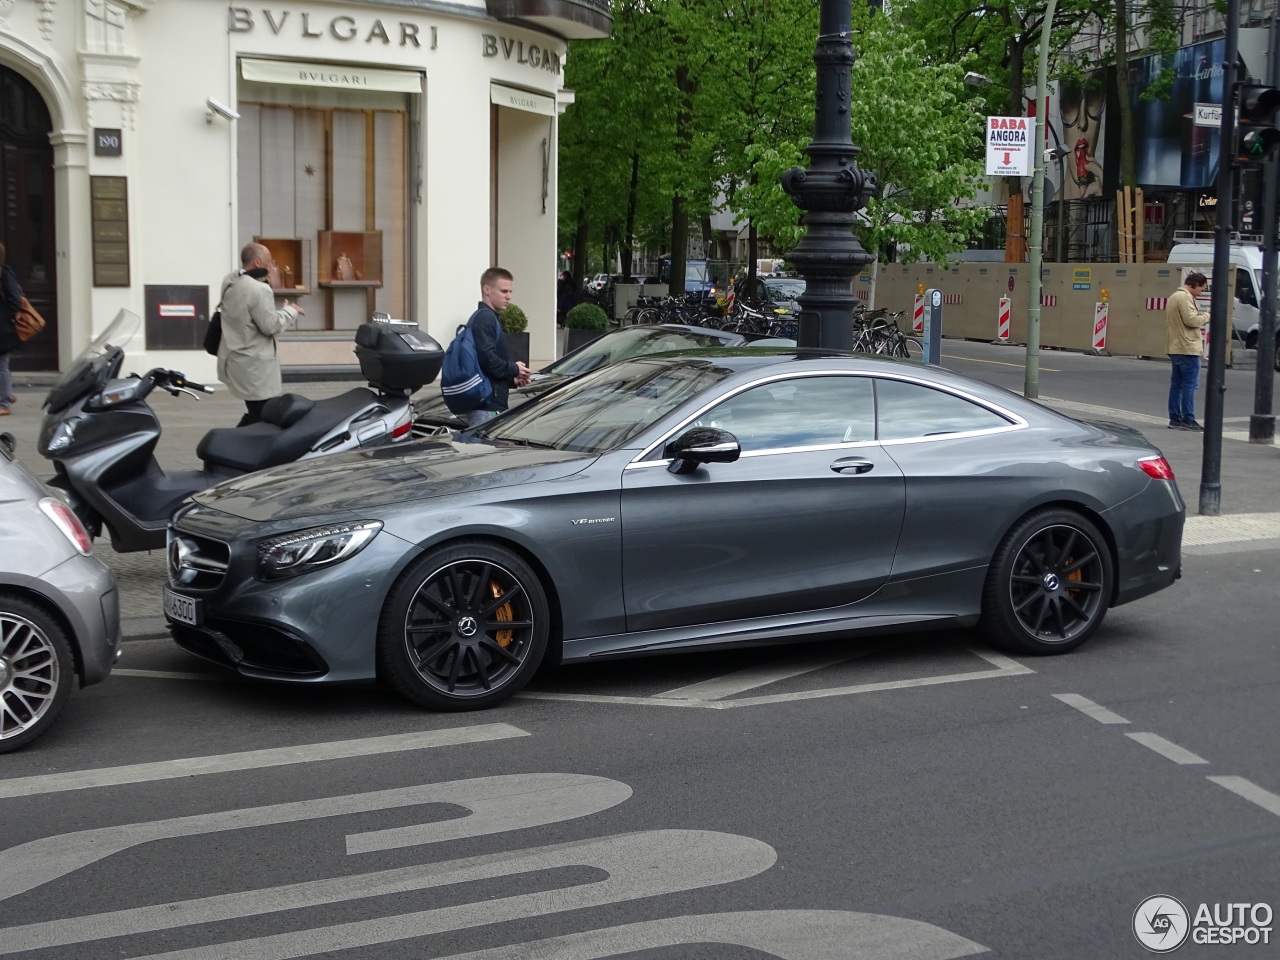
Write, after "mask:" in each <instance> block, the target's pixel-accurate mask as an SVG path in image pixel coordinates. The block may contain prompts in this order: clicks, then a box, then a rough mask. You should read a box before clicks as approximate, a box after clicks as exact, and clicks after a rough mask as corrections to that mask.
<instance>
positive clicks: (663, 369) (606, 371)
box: [476, 357, 731, 453]
mask: <svg viewBox="0 0 1280 960" xmlns="http://www.w3.org/2000/svg"><path fill="white" fill-rule="evenodd" d="M730 372H731V371H730V370H728V369H727V368H725V367H722V366H717V365H716V364H715V363H714V362H712V361H710V360H694V359H681V360H670V359H661V360H659V359H656V358H649V357H645V358H640V359H636V360H625V361H623V362H622V363H617V364H614V365H613V366H610V367H605V368H603V369H601V370H597V371H596V372H594V373H588V374H586V375H585V376H583V377H580V378H579V379H577V380H574V381H572V382H570V383H567V384H565V385H564V386H563V387H560V388H559V389H557V390H553V391H552V392H551V393H548V394H546V395H545V396H542V397H540V398H539V399H537V400H535V401H534V402H532V403H529V404H526V405H525V406H523V407H519V408H517V409H515V410H513V411H511V412H510V413H508V414H506V415H504V416H503V417H502V419H501V420H500V421H497V422H496V423H495V424H494V426H493V427H491V428H488V429H486V428H484V427H481V428H480V429H479V430H477V431H476V436H478V437H481V438H488V439H490V440H509V441H511V442H513V443H524V444H528V445H529V446H534V447H548V448H551V449H555V450H572V451H575V452H581V453H604V452H605V451H606V450H613V449H616V448H618V447H621V446H622V445H624V444H625V443H626V442H627V441H628V440H630V439H631V438H633V437H635V436H637V435H638V434H639V433H641V432H642V431H643V430H645V429H647V428H648V427H649V426H650V425H651V424H653V423H656V422H657V421H658V420H660V419H661V418H662V417H665V416H666V415H667V414H668V413H670V412H671V411H672V410H674V409H675V408H676V407H678V406H680V404H682V403H684V402H685V401H686V400H688V399H689V398H690V397H693V396H696V395H697V394H699V393H701V392H702V391H704V390H706V389H707V388H708V387H710V386H711V385H712V384H715V383H718V382H719V381H720V380H723V379H724V378H725V377H727V376H729V374H730Z"/></svg>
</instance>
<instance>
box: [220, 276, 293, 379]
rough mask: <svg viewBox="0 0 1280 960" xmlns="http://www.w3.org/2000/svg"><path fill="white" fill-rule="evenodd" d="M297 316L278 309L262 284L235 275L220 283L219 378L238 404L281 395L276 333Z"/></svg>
mask: <svg viewBox="0 0 1280 960" xmlns="http://www.w3.org/2000/svg"><path fill="white" fill-rule="evenodd" d="M297 316H298V311H297V310H295V309H294V308H293V307H291V306H290V307H282V308H280V309H278V310H277V309H276V300H275V295H274V294H273V293H272V292H271V288H270V287H269V286H267V284H266V283H265V282H264V281H262V280H255V279H254V278H253V277H251V276H249V274H247V273H240V272H238V271H237V272H236V273H233V274H230V275H229V276H228V277H227V278H226V279H225V280H223V281H222V344H221V345H220V346H219V347H218V379H219V380H221V381H222V382H223V383H225V384H226V385H227V392H228V393H230V394H231V395H232V396H233V397H235V398H236V399H238V400H269V399H270V398H271V397H278V396H279V395H280V394H281V393H282V392H283V390H284V387H283V384H282V382H281V379H280V361H279V360H277V359H276V334H278V333H280V332H281V331H283V330H285V329H286V328H287V327H288V326H289V324H290V323H292V322H293V321H294V320H295V319H296V318H297Z"/></svg>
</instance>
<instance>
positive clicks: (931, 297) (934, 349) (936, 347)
mask: <svg viewBox="0 0 1280 960" xmlns="http://www.w3.org/2000/svg"><path fill="white" fill-rule="evenodd" d="M924 362H925V363H931V364H933V365H934V366H937V365H938V364H940V363H941V362H942V291H941V290H939V289H937V288H936V287H935V288H932V289H929V290H926V291H925V292H924Z"/></svg>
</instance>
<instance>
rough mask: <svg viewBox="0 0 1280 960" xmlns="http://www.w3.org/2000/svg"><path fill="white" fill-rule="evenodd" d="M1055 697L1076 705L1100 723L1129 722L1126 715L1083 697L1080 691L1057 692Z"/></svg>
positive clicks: (1073, 705) (1068, 704) (1087, 715)
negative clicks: (1113, 711) (1123, 715)
mask: <svg viewBox="0 0 1280 960" xmlns="http://www.w3.org/2000/svg"><path fill="white" fill-rule="evenodd" d="M1053 699H1055V700H1061V701H1062V702H1063V703H1065V704H1066V705H1067V706H1069V707H1075V708H1076V709H1077V710H1079V711H1080V712H1081V713H1083V714H1084V715H1085V716H1086V717H1092V718H1093V719H1094V720H1097V721H1098V722H1099V723H1128V722H1129V721H1128V720H1126V719H1125V718H1124V717H1122V716H1120V714H1118V713H1112V712H1111V711H1110V710H1108V709H1107V708H1106V707H1103V706H1099V705H1098V704H1096V703H1094V702H1093V701H1092V700H1090V699H1088V698H1087V697H1082V696H1080V694H1078V693H1055V694H1054V695H1053Z"/></svg>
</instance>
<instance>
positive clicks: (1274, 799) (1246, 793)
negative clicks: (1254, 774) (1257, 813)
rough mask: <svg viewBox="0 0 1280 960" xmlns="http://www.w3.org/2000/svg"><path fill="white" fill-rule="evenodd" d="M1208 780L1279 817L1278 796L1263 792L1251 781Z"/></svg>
mask: <svg viewBox="0 0 1280 960" xmlns="http://www.w3.org/2000/svg"><path fill="white" fill-rule="evenodd" d="M1208 779H1209V780H1212V781H1213V782H1214V783H1216V784H1217V785H1218V786H1220V787H1226V788H1227V789H1228V790H1230V791H1231V792H1232V793H1234V794H1236V795H1237V796H1241V797H1244V798H1245V799H1246V800H1248V801H1250V802H1252V803H1256V804H1257V805H1258V806H1260V807H1261V808H1262V809H1263V810H1265V811H1267V813H1274V814H1275V815H1276V816H1277V817H1280V796H1276V795H1275V794H1274V793H1272V792H1271V791H1270V790H1263V789H1262V787H1260V786H1258V785H1257V784H1256V783H1254V782H1253V781H1251V780H1246V779H1245V778H1244V777H1209V778H1208Z"/></svg>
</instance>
